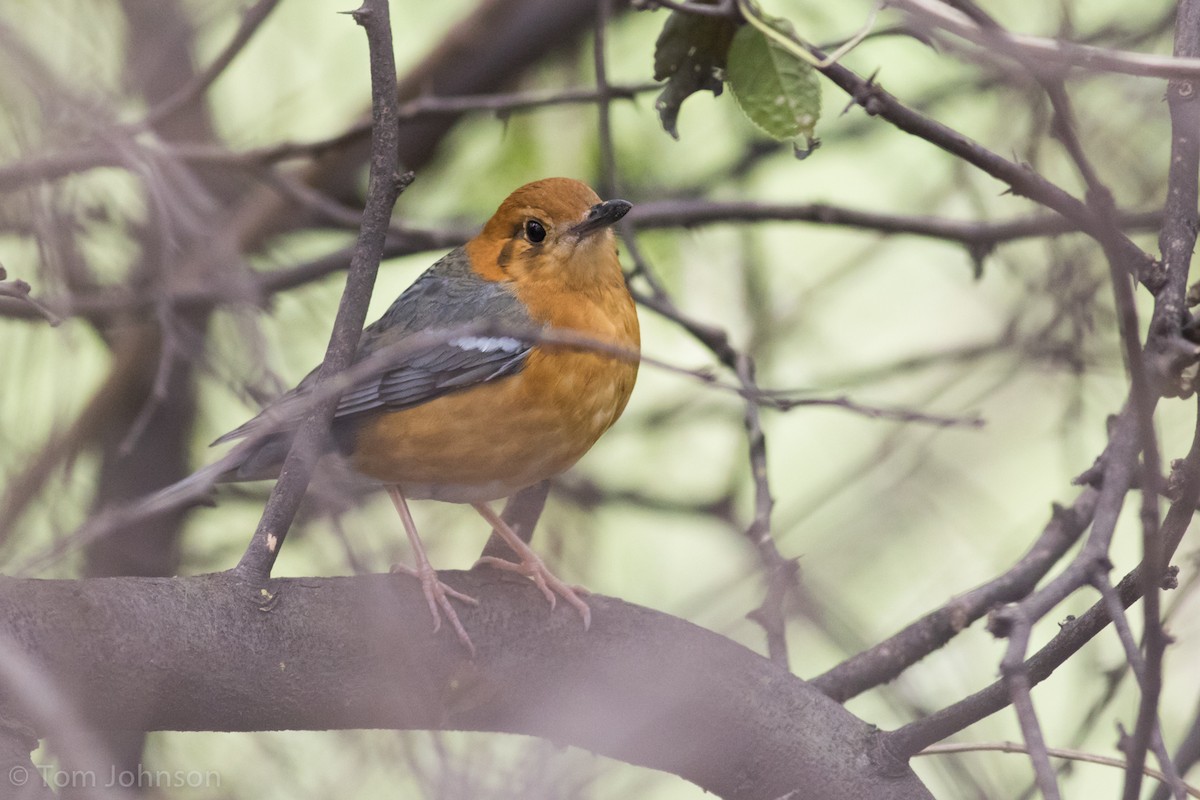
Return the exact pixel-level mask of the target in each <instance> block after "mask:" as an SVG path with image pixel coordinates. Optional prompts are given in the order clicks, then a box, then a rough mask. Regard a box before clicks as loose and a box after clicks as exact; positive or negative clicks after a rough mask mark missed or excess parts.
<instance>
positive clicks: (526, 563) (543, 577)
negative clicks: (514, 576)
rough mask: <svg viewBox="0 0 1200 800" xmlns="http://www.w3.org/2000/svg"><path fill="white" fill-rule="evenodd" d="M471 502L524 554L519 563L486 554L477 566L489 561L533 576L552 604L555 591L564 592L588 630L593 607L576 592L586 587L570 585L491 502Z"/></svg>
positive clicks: (565, 597)
mask: <svg viewBox="0 0 1200 800" xmlns="http://www.w3.org/2000/svg"><path fill="white" fill-rule="evenodd" d="M471 505H472V506H473V507H474V509H475V510H476V511H478V512H479V514H480V516H482V517H483V518H484V519H485V520H487V521H488V523H489V524H490V525H491V526H492V527H493V528H494V529H495V530H496V533H498V534H500V538H502V539H504V541H505V542H506V543H507V544H508V546H509V547H511V548H512V549H513V552H514V553H516V554H517V555H518V556H520V557H521V561H520V563H514V562H512V561H505V560H504V559H503V558H496V557H494V556H483V557H482V558H480V559H479V560H478V561H476V562H475V564H476V566H478V565H479V564H488V565H489V566H493V567H499V568H500V569H506V570H510V571H512V572H517V573H520V574H521V575H525V576H527V577H529V578H532V579H533V582H534V583H535V584H536V585H537V587H538V588H539V589H541V590H542V594H544V595H545V596H546V599H547V600H548V601H550V608H554V605H555V602H556V600H557V598H556V597H555V596H554V594H555V592H557V593H558V594H559V595H561V596H562V599H564V600H566V601H567V602H568V603H570V604H571V605H573V606H574V607H575V609H576V610H577V611H578V612H579V616H581V617H583V628H584V630H587V629H588V628H589V627H590V626H591V624H592V610H591V609H590V608H588V604H587V603H585V602H584V601H583V599H582V598H580V597H579V595H578V594H576V590H578V591H584V590H583V589H582V588H580V587H578V586H571V585H570V584H568V583H564V582H563V581H562V580H560V579H559V578H558V577H556V576H555V575H554V574H553V573H552V572H550V570H549V569H548V568H547V567H546V564H545V562H543V561H542V559H541V557H540V556H538V554H537V553H535V552H533V549H532V548H531V547H530V546H529V545H527V544H525V542H523V541H522V540H521V537H520V536H518V535H517V534H516V532H515V531H514V530H513V529H512V528H510V527H509V526H508V523H507V522H505V521H504V519H503V518H502V517H501V516H500V515H499V514H497V513H496V512H495V511H493V510H492V508H491V506H489V505H487V504H486V503H472V504H471Z"/></svg>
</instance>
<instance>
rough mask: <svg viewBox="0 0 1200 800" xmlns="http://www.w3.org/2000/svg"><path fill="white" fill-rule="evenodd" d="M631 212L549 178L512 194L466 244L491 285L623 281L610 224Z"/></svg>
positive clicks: (577, 186)
mask: <svg viewBox="0 0 1200 800" xmlns="http://www.w3.org/2000/svg"><path fill="white" fill-rule="evenodd" d="M630 208H632V206H631V205H630V203H628V202H626V201H625V200H609V201H607V202H601V200H600V198H599V197H597V196H596V193H595V192H593V191H592V190H591V189H590V188H589V187H588V186H587V184H584V183H580V182H579V181H576V180H572V179H570V178H545V179H544V180H540V181H534V182H533V183H527V184H525V185H524V186H522V187H521V188H520V189H517V190H516V191H515V192H513V193H512V194H510V195H509V196H508V198H507V199H505V201H504V202H503V203H501V204H500V208H498V209H496V213H495V214H493V215H492V218H491V219H490V220H488V222H487V224H486V225H484V226H483V230H482V231H480V233H479V235H478V236H476V237H475V238H474V239H472V240H471V241H470V242H469V243H468V244H467V255H468V256H469V257H470V259H471V266H472V267H473V268H474V269H475V271H476V272H478V273H479V274H480V275H482V276H483V277H484V278H487V279H488V280H496V281H499V280H512V281H517V282H522V281H525V280H532V281H543V280H544V281H553V282H561V283H563V284H565V285H568V286H572V287H575V288H581V289H582V288H585V287H588V286H589V285H595V284H596V283H606V284H607V283H611V282H612V281H613V280H614V279H619V278H620V277H621V271H620V270H621V268H620V265H619V264H618V262H617V248H616V243H615V241H614V239H613V233H612V225H613V223H615V222H616V221H617V220H619V219H620V218H621V217H623V216H625V213H626V212H627V211H629V209H630Z"/></svg>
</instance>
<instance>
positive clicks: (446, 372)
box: [214, 247, 533, 444]
mask: <svg viewBox="0 0 1200 800" xmlns="http://www.w3.org/2000/svg"><path fill="white" fill-rule="evenodd" d="M475 322H483V323H490V324H494V325H496V326H497V327H498V328H499V329H501V330H503V329H505V328H506V327H507V328H511V329H512V330H514V331H519V330H521V329H529V328H532V327H533V322H532V320H531V319H530V318H529V315H528V313H526V311H525V308H524V306H523V305H522V304H521V302H520V301H519V300H518V299H517V297H516V295H514V294H513V292H512V291H511V290H510V289H509V288H508V287H507V286H506V285H504V284H501V283H497V282H495V281H488V280H484V279H483V278H480V277H479V276H478V275H477V274H475V272H474V271H472V270H471V268H470V265H469V263H468V261H467V256H466V253H465V251H464V250H463V248H461V247H460V248H458V249H456V250H453V251H451V252H450V253H448V254H447V255H446V256H445V257H443V258H442V259H441V260H440V261H438V262H437V263H436V264H434V265H433V266H432V267H430V268H429V269H428V270H426V271H425V273H424V274H422V275H421V277H420V278H418V279H417V280H416V282H414V283H413V284H412V286H410V287H408V289H406V290H405V291H404V293H403V294H401V295H400V297H398V298H397V299H396V301H395V302H394V303H392V305H391V307H390V308H388V310H387V311H386V312H385V313H384V314H383V316H382V317H380V318H379V319H378V320H377V321H376V322H374V323H372V324H371V325H369V326H368V327H367V328H366V329H365V330H364V331H363V336H362V340H361V341H360V343H359V347H358V352H357V353H356V354H355V363H358V362H361V361H362V360H363V359H365V358H367V357H369V356H371V355H372V354H374V353H377V352H379V351H381V350H383V349H385V348H387V347H389V346H398V345H399V343H401V342H403V341H405V339H407V338H408V337H410V336H412V335H413V334H414V333H418V332H422V333H424V332H429V331H437V330H453V329H454V328H461V327H463V326H466V325H469V324H471V323H475ZM399 346H402V345H399ZM532 347H533V345H532V343H531V342H528V341H523V340H521V339H519V338H517V337H516V336H508V335H502V334H501V335H460V336H455V337H453V338H450V339H448V340H444V341H435V342H433V343H431V344H429V345H428V346H425V347H422V348H421V349H420V350H418V351H416V352H409V353H406V354H405V356H404V361H403V363H400V364H396V365H393V366H389V367H387V368H385V369H384V370H383V371H381V372H380V373H379V374H377V375H373V376H371V377H370V378H368V379H365V380H363V381H362V382H360V383H359V384H357V385H355V386H352V387H351V388H350V389H348V390H347V391H346V392H345V393H344V394H343V395H342V397H341V400H340V401H339V402H338V406H337V410H336V411H335V412H334V420H335V421H340V420H345V421H349V420H350V419H351V418H353V417H354V416H356V415H358V414H362V413H365V412H369V411H374V410H376V409H401V408H409V407H412V406H415V405H420V404H421V403H426V402H428V401H430V400H433V399H435V398H437V397H441V396H442V395H445V394H449V393H450V392H455V391H459V390H461V389H464V388H467V387H469V386H474V385H476V384H479V383H483V382H486V381H491V380H496V379H498V378H503V377H505V376H508V375H513V374H515V373H517V372H519V371H520V370H521V368H522V367H523V366H524V365H525V360H526V359H527V358H528V357H529V352H530V350H531V349H532ZM315 381H316V370H313V371H312V372H310V373H309V374H308V375H307V376H305V378H304V380H302V381H300V383H299V384H298V385H297V386H296V388H295V389H292V390H291V391H290V392H288V393H287V394H285V395H284V396H283V397H281V398H280V399H279V400H278V401H276V403H279V402H282V401H284V400H289V399H293V398H295V397H296V396H297V395H303V394H305V393H307V392H308V391H309V390H310V389H311V388H312V385H313V384H314V383H315ZM274 405H275V403H273V404H272V405H271V406H268V407H267V408H266V409H264V410H263V413H261V414H259V415H258V416H257V417H255V418H254V419H252V420H250V421H249V422H247V423H246V424H244V425H242V426H241V427H239V428H237V429H236V430H233V431H230V432H229V433H227V434H225V435H224V436H222V437H221V438H219V439H217V440H216V442H214V444H219V443H221V442H226V441H229V440H231V439H237V438H240V437H242V436H245V435H246V434H247V433H249V432H250V431H251V430H252V429H253V428H254V427H255V426H256V423H258V422H259V420H260V419H262V418H263V417H264V416H268V415H269V414H270V413H271V411H272V408H273V406H274ZM289 422H290V423H291V424H290V425H288V424H285V426H284V427H285V429H290V428H294V427H295V425H296V424H298V422H299V417H298V416H297V417H296V418H295V419H294V420H289Z"/></svg>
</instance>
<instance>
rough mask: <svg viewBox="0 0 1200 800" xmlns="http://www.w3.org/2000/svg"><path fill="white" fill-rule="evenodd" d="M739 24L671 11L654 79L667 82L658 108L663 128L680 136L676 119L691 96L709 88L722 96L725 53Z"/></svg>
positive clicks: (660, 37) (657, 53)
mask: <svg viewBox="0 0 1200 800" xmlns="http://www.w3.org/2000/svg"><path fill="white" fill-rule="evenodd" d="M737 25H738V23H737V22H736V21H735V20H733V19H729V18H725V17H708V16H700V15H697V14H681V13H679V12H675V11H673V12H671V16H669V17H667V21H666V22H665V23H664V24H663V29H662V33H660V34H659V35H658V42H657V43H656V44H655V47H654V80H656V81H662V80H665V81H666V82H667V85H666V86H665V87H664V88H663V90H662V92H661V93H659V95H658V100H656V101H655V103H654V107H655V108H656V109H658V117H659V119H660V120H661V121H662V126H663V130H665V131H666V132H667V133H669V134H671V136H672V137H674V138H676V139H678V138H679V130H678V128H677V126H676V120H677V119H678V118H679V107H680V106H681V105H682V104H683V101H684V100H686V99H687V98H688V96H690V95H692V94H694V93H695V92H699V91H701V90H704V89H707V90H708V91H710V92H712V93H713V94H714V95H719V94H720V93H721V89H722V87H723V85H724V84H723V80H724V77H725V56H726V53H728V52H729V43H730V42H731V41H732V40H733V32H734V30H735V29H736V28H737Z"/></svg>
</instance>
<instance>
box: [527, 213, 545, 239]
mask: <svg viewBox="0 0 1200 800" xmlns="http://www.w3.org/2000/svg"><path fill="white" fill-rule="evenodd" d="M525 238H526V239H528V240H529V241H531V242H533V243H534V244H538V243H539V242H541V241H543V240H544V239H545V238H546V228H545V226H544V225H542V223H540V222H538V221H537V220H536V219H531V220H529V221H528V222H526V223H525Z"/></svg>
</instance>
